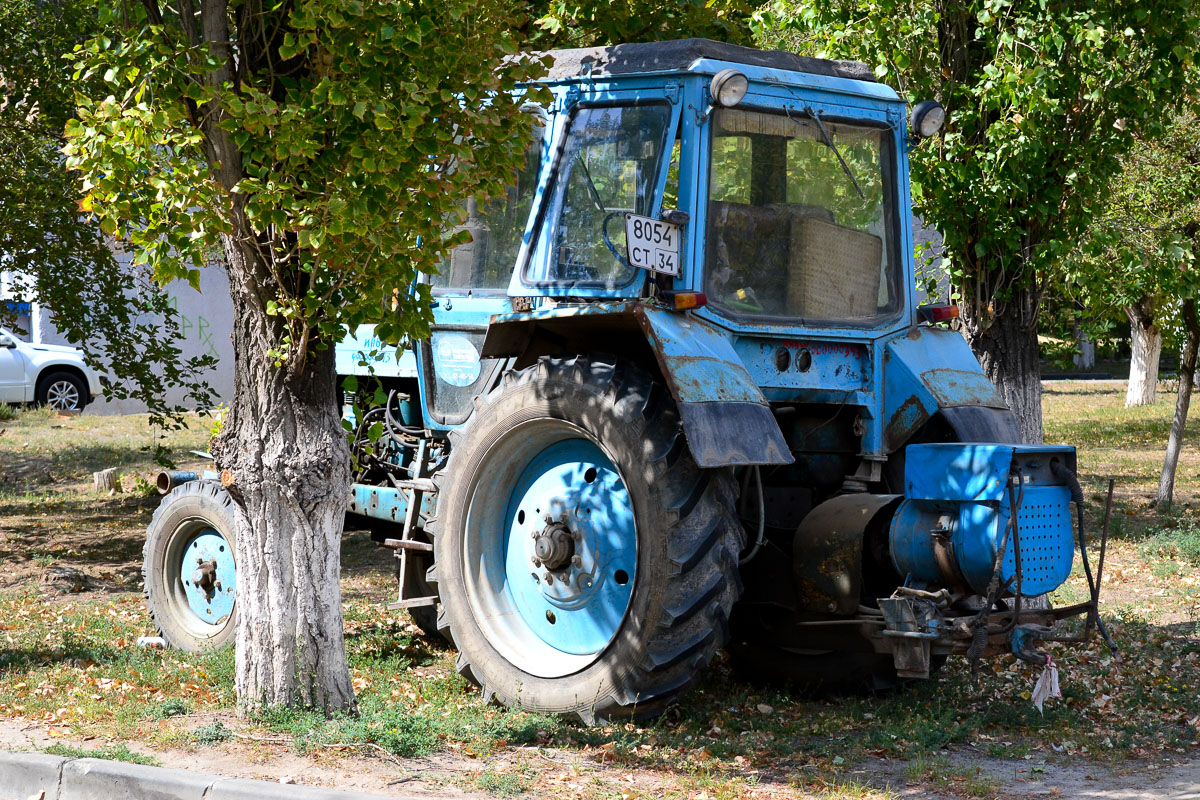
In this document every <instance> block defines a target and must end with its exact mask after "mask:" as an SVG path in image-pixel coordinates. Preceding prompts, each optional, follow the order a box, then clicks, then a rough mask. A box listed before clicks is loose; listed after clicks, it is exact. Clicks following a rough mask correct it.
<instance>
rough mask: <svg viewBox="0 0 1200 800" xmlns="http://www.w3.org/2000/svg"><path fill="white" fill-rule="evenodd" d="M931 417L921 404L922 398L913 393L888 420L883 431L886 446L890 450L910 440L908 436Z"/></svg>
mask: <svg viewBox="0 0 1200 800" xmlns="http://www.w3.org/2000/svg"><path fill="white" fill-rule="evenodd" d="M928 419H929V414H928V412H926V411H925V407H924V406H923V405H921V401H920V399H918V397H917V396H916V395H912V396H911V397H909V398H908V399H907V400H905V401H904V402H903V403H901V404H900V407H899V408H897V409H896V412H895V413H894V414H892V417H891V419H889V420H888V422H887V427H886V428H884V431H883V440H884V446H885V447H887V449H888V451H892V450H895V449H897V448H898V447H900V446H901V445H903V444H904V443H905V442H907V441H908V437H910V436H912V434H913V433H914V432H915V431H916V430H917V428H919V427H921V426H922V425H924V424H925V422H926V420H928Z"/></svg>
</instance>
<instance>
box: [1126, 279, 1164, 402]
mask: <svg viewBox="0 0 1200 800" xmlns="http://www.w3.org/2000/svg"><path fill="white" fill-rule="evenodd" d="M1154 311H1155V303H1154V298H1152V297H1142V298H1141V299H1140V300H1139V301H1138V302H1137V303H1135V304H1134V305H1130V306H1126V307H1125V316H1127V317H1129V336H1130V339H1131V340H1132V349H1133V354H1132V357H1131V358H1130V361H1129V387H1128V388H1127V389H1126V391H1125V407H1126V408H1133V407H1134V406H1149V405H1153V404H1154V400H1155V397H1156V396H1157V394H1158V361H1159V358H1160V356H1162V341H1163V340H1162V331H1161V330H1159V327H1158V325H1157V324H1156V323H1155V319H1154Z"/></svg>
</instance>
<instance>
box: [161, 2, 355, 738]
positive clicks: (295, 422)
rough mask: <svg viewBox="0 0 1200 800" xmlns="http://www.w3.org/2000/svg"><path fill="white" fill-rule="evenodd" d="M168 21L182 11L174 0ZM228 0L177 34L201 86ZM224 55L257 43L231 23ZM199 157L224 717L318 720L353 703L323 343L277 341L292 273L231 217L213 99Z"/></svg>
mask: <svg viewBox="0 0 1200 800" xmlns="http://www.w3.org/2000/svg"><path fill="white" fill-rule="evenodd" d="M178 8H179V13H180V16H181V17H189V16H190V14H191V13H192V11H193V10H194V5H193V3H192V2H189V1H188V0H179V6H178ZM229 19H230V17H229V0H200V20H199V23H200V24H199V29H198V30H197V29H195V26H193V25H192V24H191V21H190V19H189V22H188V23H187V24H186V25H185V27H186V28H187V30H186V33H187V34H188V35H189V37H191V38H193V39H195V37H197V36H199V37H200V38H201V39H202V40H203V41H204V42H205V43H207V44H208V45H209V48H210V53H211V55H212V56H213V57H214V59H215V64H216V66H215V68H213V69H211V70H210V71H208V72H206V73H205V82H206V83H207V84H208V85H210V86H224V85H227V84H230V83H233V82H234V81H235V78H236V77H237V69H236V64H237V62H236V61H235V48H234V46H233V44H232V43H231V41H230V29H229ZM238 33H239V37H241V38H242V39H245V41H241V40H239V45H238V47H237V48H236V53H237V57H240V58H241V59H243V61H245V60H246V59H249V58H252V57H254V56H255V54H256V53H258V51H259V49H260V48H261V46H262V43H261V42H259V41H257V40H254V41H251V40H253V36H252V35H251V34H249V33H247V31H246V30H243V29H239V32H238ZM197 112H198V115H199V119H198V122H199V125H200V127H201V129H202V130H203V131H204V152H205V156H206V158H207V160H208V162H209V165H210V166H211V167H212V170H213V174H214V175H215V177H216V179H217V181H218V182H219V183H220V184H221V185H222V186H223V187H224V189H225V190H226V191H227V192H228V193H229V197H230V205H231V207H230V216H231V227H232V233H230V234H228V235H226V236H224V237H223V246H224V247H223V249H224V251H225V259H226V264H225V267H226V270H227V271H228V273H229V293H230V295H231V297H232V298H233V349H234V395H233V404H232V406H231V407H230V410H229V415H228V417H227V418H226V420H225V424H224V426H223V427H222V429H221V433H220V435H219V436H218V438H217V441H216V442H214V444H213V448H212V452H213V455H214V457H215V458H216V460H217V465H218V466H220V467H221V468H222V470H223V481H224V482H226V484H227V486H228V488H229V493H230V495H231V496H232V497H233V500H234V505H235V508H236V513H235V517H236V520H237V522H236V525H237V547H236V555H237V568H238V576H237V583H238V586H237V609H238V611H237V632H236V642H237V672H236V677H235V679H234V685H235V687H236V689H237V697H238V711H239V713H242V714H248V713H252V712H254V711H257V710H259V709H261V708H262V707H264V706H273V705H279V706H303V707H309V708H317V709H321V710H323V711H325V713H326V714H329V713H331V712H333V711H338V710H348V711H354V710H355V699H354V689H353V686H352V685H351V681H350V668H349V665H348V663H347V661H346V649H345V642H344V640H343V636H342V592H341V583H340V581H341V538H342V522H343V519H344V515H345V511H346V506H347V504H348V502H349V497H350V453H349V448H348V446H347V444H346V439H345V436H344V434H343V431H342V427H341V419H340V418H339V416H338V409H337V406H336V401H335V400H334V386H335V382H336V375H335V370H334V361H333V346H332V343H328V344H329V345H330V346H328V347H327V348H325V349H323V350H322V349H318V348H317V347H316V346H315V345H316V344H318V343H316V342H308V341H300V342H292V343H291V353H290V358H289V360H288V361H287V362H286V363H285V364H283V365H280V364H279V363H278V361H277V358H276V356H275V355H274V354H273V353H272V350H273V349H279V348H282V347H283V346H284V343H285V342H284V339H285V328H284V323H283V320H282V318H281V317H279V316H270V315H268V314H267V312H266V309H267V304H268V302H269V301H270V300H272V299H275V298H276V297H277V296H278V291H279V289H280V287H279V283H278V282H279V280H282V279H295V280H297V281H303V280H305V279H306V278H305V276H304V274H303V273H302V272H301V271H300V269H299V265H298V264H296V263H287V262H284V263H282V264H277V265H276V268H275V270H272V269H271V268H270V267H269V266H268V264H267V263H266V262H265V261H264V259H265V258H266V257H267V254H268V253H272V254H274V253H280V252H283V251H286V250H287V249H289V248H287V247H281V246H280V245H281V242H280V241H277V240H273V239H271V238H270V237H268V236H267V235H265V234H260V233H259V232H257V231H255V229H254V226H253V225H252V224H251V223H250V221H249V220H248V219H247V218H246V215H245V203H246V197H245V195H243V194H241V193H238V192H236V191H235V187H236V186H237V184H238V182H239V181H241V180H242V178H243V177H244V170H243V165H242V154H241V152H240V151H239V150H238V147H237V144H236V142H235V141H234V139H233V137H232V136H231V135H230V134H229V132H228V131H226V130H224V129H223V128H222V127H221V122H222V121H223V119H224V116H225V114H224V111H223V110H222V108H221V107H220V106H219V105H218V104H216V103H207V104H205V105H203V106H200V107H199V108H198V109H197Z"/></svg>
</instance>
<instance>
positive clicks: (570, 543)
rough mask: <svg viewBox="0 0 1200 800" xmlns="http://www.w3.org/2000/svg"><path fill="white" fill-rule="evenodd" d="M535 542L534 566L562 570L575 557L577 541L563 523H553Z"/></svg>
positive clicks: (537, 535)
mask: <svg viewBox="0 0 1200 800" xmlns="http://www.w3.org/2000/svg"><path fill="white" fill-rule="evenodd" d="M535 535H536V537H537V538H536V539H534V542H533V565H534V566H535V567H537V566H543V567H545V568H546V569H549V570H560V569H562V568H563V567H565V566H567V565H568V564H570V563H571V558H572V557H573V556H574V555H575V540H574V539H573V538H572V537H571V531H570V529H569V528H567V526H566V525H565V524H564V523H562V522H551V523H550V524H549V525H547V526H546V528H545V529H544V530H543V531H542V532H541V533H539V534H535Z"/></svg>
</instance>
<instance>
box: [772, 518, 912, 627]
mask: <svg viewBox="0 0 1200 800" xmlns="http://www.w3.org/2000/svg"><path fill="white" fill-rule="evenodd" d="M901 499H902V496H901V495H895V494H844V495H841V496H839V497H835V498H833V499H832V500H826V501H825V502H824V503H821V505H819V506H817V507H816V508H814V509H813V510H812V511H810V512H809V513H808V516H806V517H805V518H804V521H803V522H801V523H800V527H799V528H798V529H797V530H796V538H795V540H794V553H795V555H794V559H795V560H794V563H793V570H794V573H795V577H796V600H797V603H798V605H799V607H800V608H801V609H803V610H805V611H812V612H817V613H822V614H841V615H850V614H854V613H855V612H857V611H858V604H859V602H860V595H861V593H862V561H863V538H864V537H865V536H866V532H867V527H868V526H869V525H870V524H871V521H872V520H873V519H875V518H876V517H877V516H878V515H879V514H880V512H881V511H883V510H884V509H885V508H887V506H888V505H890V504H892V503H898V502H899V501H900V500H901Z"/></svg>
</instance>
